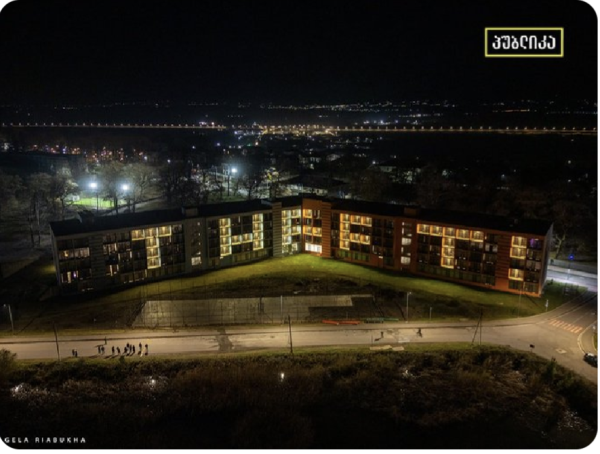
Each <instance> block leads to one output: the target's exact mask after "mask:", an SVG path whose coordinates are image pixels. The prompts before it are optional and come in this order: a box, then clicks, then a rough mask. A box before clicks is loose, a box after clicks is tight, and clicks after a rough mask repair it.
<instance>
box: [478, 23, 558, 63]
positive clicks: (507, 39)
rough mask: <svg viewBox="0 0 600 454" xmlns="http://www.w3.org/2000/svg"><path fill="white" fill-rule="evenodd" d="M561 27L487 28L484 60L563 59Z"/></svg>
mask: <svg viewBox="0 0 600 454" xmlns="http://www.w3.org/2000/svg"><path fill="white" fill-rule="evenodd" d="M564 40H565V31H564V28H562V27H487V28H486V29H485V56H486V58H510V57H513V58H519V57H521V58H522V57H528V58H553V57H554V58H556V57H564Z"/></svg>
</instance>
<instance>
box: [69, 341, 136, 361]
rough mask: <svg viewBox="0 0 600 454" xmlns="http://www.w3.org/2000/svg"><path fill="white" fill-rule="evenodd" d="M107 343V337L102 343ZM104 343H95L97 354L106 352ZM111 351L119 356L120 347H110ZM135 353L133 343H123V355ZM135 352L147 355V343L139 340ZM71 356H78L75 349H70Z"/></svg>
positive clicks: (113, 354)
mask: <svg viewBox="0 0 600 454" xmlns="http://www.w3.org/2000/svg"><path fill="white" fill-rule="evenodd" d="M106 344H107V339H106V338H104V345H106ZM104 345H97V346H96V348H97V349H98V355H104V354H105V353H106V348H105V347H104ZM111 352H112V356H121V348H120V347H115V346H113V347H111ZM135 353H136V346H135V345H134V344H130V343H129V342H128V343H127V344H126V345H125V347H123V355H125V356H131V355H135ZM137 353H138V355H139V356H142V355H146V356H147V355H148V344H144V345H142V343H141V342H140V343H139V344H138V349H137ZM71 356H73V357H74V358H77V357H78V353H77V350H76V349H73V350H71Z"/></svg>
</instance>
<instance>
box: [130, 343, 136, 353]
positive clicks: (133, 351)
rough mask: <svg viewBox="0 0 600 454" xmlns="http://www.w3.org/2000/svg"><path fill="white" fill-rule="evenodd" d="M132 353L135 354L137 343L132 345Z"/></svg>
mask: <svg viewBox="0 0 600 454" xmlns="http://www.w3.org/2000/svg"><path fill="white" fill-rule="evenodd" d="M131 353H132V354H135V345H132V346H131Z"/></svg>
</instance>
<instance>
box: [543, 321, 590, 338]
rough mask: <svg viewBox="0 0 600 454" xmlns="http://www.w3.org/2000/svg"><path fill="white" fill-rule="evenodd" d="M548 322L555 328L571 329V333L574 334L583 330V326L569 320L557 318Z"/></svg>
mask: <svg viewBox="0 0 600 454" xmlns="http://www.w3.org/2000/svg"><path fill="white" fill-rule="evenodd" d="M548 324H549V325H551V326H554V327H555V328H560V329H562V330H564V331H569V332H570V333H574V334H577V333H579V332H581V331H583V327H582V326H578V325H572V324H571V323H568V322H565V321H564V320H559V319H556V318H554V319H552V320H550V321H548Z"/></svg>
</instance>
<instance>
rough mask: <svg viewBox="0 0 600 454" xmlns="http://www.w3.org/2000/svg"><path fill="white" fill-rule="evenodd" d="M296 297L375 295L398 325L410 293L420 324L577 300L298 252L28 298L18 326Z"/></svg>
mask: <svg viewBox="0 0 600 454" xmlns="http://www.w3.org/2000/svg"><path fill="white" fill-rule="evenodd" d="M51 268H52V269H51ZM29 273H30V274H29V277H31V276H34V275H35V276H36V278H35V280H36V281H38V280H42V279H43V280H44V281H47V280H48V279H51V280H53V279H54V273H53V267H52V266H51V265H50V266H48V264H46V266H45V267H44V269H41V268H40V270H37V271H36V270H34V269H30V270H29ZM581 290H583V289H581ZM581 290H580V291H581ZM296 291H301V292H302V293H304V294H314V295H319V294H328V293H339V294H372V295H376V296H377V300H378V302H379V305H380V307H379V309H381V310H383V312H384V314H385V316H392V317H398V318H400V319H402V318H403V317H404V309H405V303H406V293H407V292H411V295H410V296H409V320H410V321H417V320H420V321H423V322H429V321H431V322H436V321H459V320H465V319H469V320H476V319H477V318H478V317H479V315H480V313H481V312H483V316H484V318H485V319H486V320H491V319H503V318H513V317H525V316H530V315H534V314H538V313H542V312H544V311H545V310H546V308H545V303H546V300H548V302H549V307H548V310H552V309H554V308H556V307H558V306H560V305H561V304H563V303H565V302H566V301H568V300H570V299H571V298H573V297H574V296H575V292H574V290H573V291H571V293H570V294H565V287H564V286H563V285H562V284H558V283H554V284H552V285H550V286H548V287H547V290H546V292H545V294H544V296H543V297H541V298H532V297H529V296H526V295H523V296H521V297H519V295H514V294H509V293H502V292H497V291H492V290H487V289H484V288H472V287H467V286H463V285H458V284H453V283H448V282H443V281H436V280H433V279H426V278H421V277H415V276H410V275H399V274H397V273H392V272H387V271H383V270H380V269H375V268H368V267H363V266H359V265H354V264H350V263H345V262H341V261H337V260H333V259H322V258H319V257H314V256H311V255H308V254H299V255H295V256H290V257H284V258H271V259H268V260H264V261H261V262H257V263H252V264H247V265H241V266H237V267H232V268H226V269H222V270H217V271H209V272H205V273H203V274H202V275H199V276H186V277H179V278H173V279H169V280H164V281H161V282H153V283H148V284H145V285H138V286H135V287H129V288H125V289H123V290H115V289H107V290H104V291H99V292H90V293H83V294H78V295H63V296H60V297H55V298H52V299H50V300H45V301H34V300H32V301H31V302H29V303H26V304H21V314H22V317H21V318H20V320H19V323H18V325H20V328H25V327H26V329H27V330H34V331H38V330H41V331H49V330H51V329H52V323H53V322H54V320H60V325H61V329H70V330H80V329H98V330H103V331H106V330H115V329H116V330H122V329H126V328H127V326H129V323H131V322H132V321H133V318H135V314H136V313H137V312H138V311H139V310H140V308H141V304H142V303H143V301H145V300H151V299H173V300H177V299H181V300H191V299H205V298H215V297H224V298H238V297H256V296H278V295H280V294H281V295H291V294H293V293H294V292H296ZM394 311H395V312H394Z"/></svg>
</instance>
